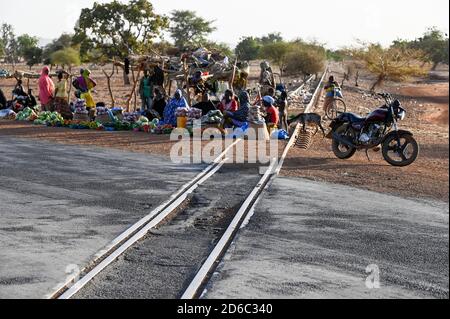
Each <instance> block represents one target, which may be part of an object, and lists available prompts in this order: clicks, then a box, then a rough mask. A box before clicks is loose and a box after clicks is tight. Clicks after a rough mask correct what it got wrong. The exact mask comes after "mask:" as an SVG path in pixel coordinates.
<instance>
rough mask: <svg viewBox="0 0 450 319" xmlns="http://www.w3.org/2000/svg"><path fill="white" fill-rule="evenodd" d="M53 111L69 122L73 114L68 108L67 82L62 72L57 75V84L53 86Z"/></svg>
mask: <svg viewBox="0 0 450 319" xmlns="http://www.w3.org/2000/svg"><path fill="white" fill-rule="evenodd" d="M55 87H56V88H55V110H56V112H58V113H59V114H61V116H62V117H63V118H64V119H66V120H71V119H72V118H73V114H72V112H71V110H70V106H69V94H68V92H67V80H66V78H65V77H64V74H63V72H59V73H58V83H56V86H55Z"/></svg>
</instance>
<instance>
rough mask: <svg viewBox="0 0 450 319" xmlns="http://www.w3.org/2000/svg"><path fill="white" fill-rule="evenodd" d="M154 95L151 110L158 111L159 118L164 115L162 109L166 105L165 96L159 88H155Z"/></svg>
mask: <svg viewBox="0 0 450 319" xmlns="http://www.w3.org/2000/svg"><path fill="white" fill-rule="evenodd" d="M154 95H155V97H154V98H153V110H154V111H156V112H157V113H158V115H159V118H160V119H161V118H162V117H163V115H164V109H165V108H166V105H167V102H166V97H165V95H164V94H163V93H162V91H161V89H159V88H155V90H154Z"/></svg>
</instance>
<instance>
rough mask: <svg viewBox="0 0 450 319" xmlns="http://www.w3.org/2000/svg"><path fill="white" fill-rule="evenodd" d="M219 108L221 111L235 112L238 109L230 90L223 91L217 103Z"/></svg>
mask: <svg viewBox="0 0 450 319" xmlns="http://www.w3.org/2000/svg"><path fill="white" fill-rule="evenodd" d="M219 110H220V111H221V112H222V113H225V111H228V112H236V111H237V110H238V104H237V102H236V100H235V99H234V94H233V92H231V90H226V91H225V95H224V97H223V99H222V101H221V102H220V104H219Z"/></svg>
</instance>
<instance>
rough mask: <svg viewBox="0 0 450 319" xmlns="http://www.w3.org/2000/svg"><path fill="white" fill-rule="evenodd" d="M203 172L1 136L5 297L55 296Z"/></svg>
mask: <svg viewBox="0 0 450 319" xmlns="http://www.w3.org/2000/svg"><path fill="white" fill-rule="evenodd" d="M202 168H203V167H202V166H189V167H181V166H178V165H174V164H172V163H171V162H170V161H168V160H167V158H164V157H157V156H151V155H146V154H134V153H129V152H121V151H114V150H105V149H98V148H92V147H91V148H83V147H77V146H66V145H61V144H51V143H46V142H37V141H33V140H23V139H14V138H9V137H4V136H3V137H2V136H0V247H1V249H0V299H2V298H43V297H45V296H46V295H47V294H49V293H51V292H53V289H54V288H55V287H56V286H57V285H58V284H59V283H63V282H65V279H66V278H67V276H68V275H70V274H72V273H73V271H74V269H76V267H84V266H85V265H87V264H88V263H89V262H90V261H91V260H92V258H93V257H94V255H95V254H96V253H97V252H98V251H100V250H101V249H102V248H104V247H105V246H106V245H107V244H108V243H109V242H110V241H111V240H113V239H114V238H115V237H116V236H118V235H119V234H121V233H122V232H123V231H124V230H126V229H127V228H128V227H129V226H131V225H132V224H134V223H135V222H137V221H138V220H139V219H140V218H142V217H144V216H145V215H147V214H148V213H150V211H151V210H152V209H153V208H155V207H156V206H158V205H159V204H160V203H162V202H163V201H165V200H167V199H168V197H169V196H170V195H171V194H172V193H174V192H175V191H177V190H178V189H179V188H180V187H181V186H182V185H183V184H185V183H186V182H188V181H189V180H191V179H192V178H193V177H194V176H196V175H197V174H198V173H199V172H200V171H201V170H202Z"/></svg>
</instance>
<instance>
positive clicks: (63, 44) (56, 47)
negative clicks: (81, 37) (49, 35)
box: [42, 33, 73, 64]
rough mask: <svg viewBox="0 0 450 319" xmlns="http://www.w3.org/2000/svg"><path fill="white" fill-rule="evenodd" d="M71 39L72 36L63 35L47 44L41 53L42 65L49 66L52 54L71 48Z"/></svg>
mask: <svg viewBox="0 0 450 319" xmlns="http://www.w3.org/2000/svg"><path fill="white" fill-rule="evenodd" d="M72 38H73V35H71V34H68V33H63V34H61V36H60V37H59V38H58V39H55V40H53V41H52V42H51V43H49V44H47V45H46V46H45V48H44V51H43V53H42V55H43V60H44V63H45V64H51V56H52V54H53V53H55V52H57V51H61V50H64V49H67V48H70V47H72Z"/></svg>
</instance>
